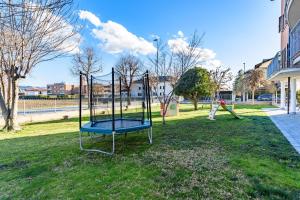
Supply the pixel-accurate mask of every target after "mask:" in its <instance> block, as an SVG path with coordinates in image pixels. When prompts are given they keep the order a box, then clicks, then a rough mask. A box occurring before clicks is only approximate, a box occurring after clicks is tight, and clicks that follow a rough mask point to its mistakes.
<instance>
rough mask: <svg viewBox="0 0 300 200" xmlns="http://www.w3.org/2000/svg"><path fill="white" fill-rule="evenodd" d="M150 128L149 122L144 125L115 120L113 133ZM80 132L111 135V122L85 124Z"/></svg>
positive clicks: (136, 121)
mask: <svg viewBox="0 0 300 200" xmlns="http://www.w3.org/2000/svg"><path fill="white" fill-rule="evenodd" d="M149 127H150V122H149V121H147V120H145V121H144V124H143V123H142V121H141V120H135V119H116V120H115V131H116V132H117V133H122V132H130V131H137V130H141V129H146V128H149ZM81 131H86V132H95V133H107V134H109V133H112V120H101V121H98V122H96V123H94V124H93V125H92V123H87V124H85V125H84V126H83V127H82V128H81Z"/></svg>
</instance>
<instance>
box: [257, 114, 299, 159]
mask: <svg viewBox="0 0 300 200" xmlns="http://www.w3.org/2000/svg"><path fill="white" fill-rule="evenodd" d="M263 110H264V111H265V112H266V113H267V114H268V115H269V117H270V118H271V120H272V121H273V123H274V124H275V125H276V126H277V127H278V129H279V130H280V131H281V132H282V134H283V135H284V136H285V137H286V138H287V140H288V141H289V142H290V143H291V145H293V147H294V148H295V149H296V151H297V152H298V153H299V154H300V113H297V114H296V115H288V114H287V111H286V110H281V109H279V108H266V109H263Z"/></svg>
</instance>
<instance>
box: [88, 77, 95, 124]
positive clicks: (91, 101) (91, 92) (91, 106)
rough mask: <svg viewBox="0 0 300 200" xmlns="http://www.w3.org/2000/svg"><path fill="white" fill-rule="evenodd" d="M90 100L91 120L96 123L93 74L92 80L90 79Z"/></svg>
mask: <svg viewBox="0 0 300 200" xmlns="http://www.w3.org/2000/svg"><path fill="white" fill-rule="evenodd" d="M89 92H90V94H89V95H90V102H89V108H90V121H91V122H92V124H93V123H94V121H93V120H94V119H93V76H92V75H91V80H90V91H89Z"/></svg>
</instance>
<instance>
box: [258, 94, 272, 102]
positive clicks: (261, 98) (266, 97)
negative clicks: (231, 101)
mask: <svg viewBox="0 0 300 200" xmlns="http://www.w3.org/2000/svg"><path fill="white" fill-rule="evenodd" d="M257 101H272V94H261V95H259V96H258V97H257Z"/></svg>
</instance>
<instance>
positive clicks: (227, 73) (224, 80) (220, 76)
mask: <svg viewBox="0 0 300 200" xmlns="http://www.w3.org/2000/svg"><path fill="white" fill-rule="evenodd" d="M210 76H211V79H212V81H213V83H214V91H213V94H214V95H215V96H214V98H220V90H221V89H222V87H224V86H226V85H227V84H228V83H229V82H230V81H231V80H232V78H233V77H232V73H231V69H230V67H227V68H223V67H221V66H219V67H216V68H215V69H214V70H210Z"/></svg>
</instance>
